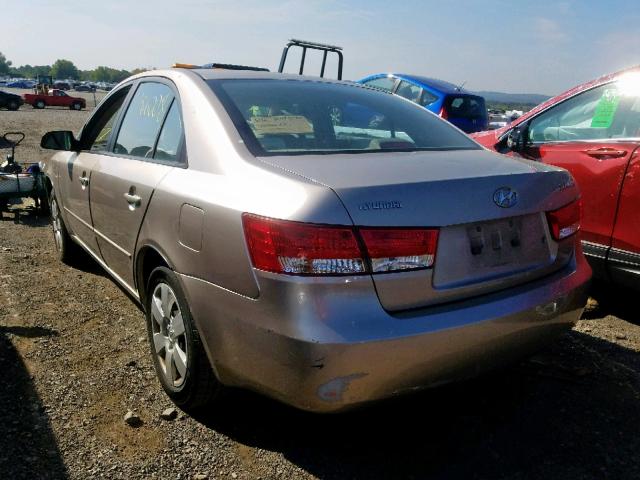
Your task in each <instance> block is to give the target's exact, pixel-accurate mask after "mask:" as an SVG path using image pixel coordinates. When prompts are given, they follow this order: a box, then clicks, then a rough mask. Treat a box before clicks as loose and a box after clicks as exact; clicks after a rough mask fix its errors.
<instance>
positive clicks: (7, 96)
mask: <svg viewBox="0 0 640 480" xmlns="http://www.w3.org/2000/svg"><path fill="white" fill-rule="evenodd" d="M23 103H24V100H22V97H21V96H20V95H16V94H14V93H9V92H4V91H2V90H0V108H6V109H7V110H18V109H19V108H20V106H21V105H22V104H23Z"/></svg>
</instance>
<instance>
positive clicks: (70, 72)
mask: <svg viewBox="0 0 640 480" xmlns="http://www.w3.org/2000/svg"><path fill="white" fill-rule="evenodd" d="M51 76H52V77H53V78H72V79H74V80H77V79H78V78H80V72H79V71H78V68H77V67H76V66H75V65H74V64H73V62H72V61H70V60H64V59H58V60H56V61H55V63H54V64H53V65H52V66H51Z"/></svg>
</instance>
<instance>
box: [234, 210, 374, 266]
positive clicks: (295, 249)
mask: <svg viewBox="0 0 640 480" xmlns="http://www.w3.org/2000/svg"><path fill="white" fill-rule="evenodd" d="M242 223H243V226H244V233H245V236H246V238H247V243H248V245H249V252H250V253H251V260H252V262H253V266H254V267H256V268H258V269H260V270H266V271H268V272H276V273H289V274H297V275H305V274H306V275H331V274H354V273H363V272H364V271H365V262H364V259H363V258H362V252H361V251H360V247H359V246H358V241H357V240H356V236H355V234H354V232H353V229H352V228H349V227H333V226H321V225H313V224H306V223H299V222H290V221H286V220H274V219H271V218H265V217H259V216H256V215H251V214H247V213H245V214H243V216H242Z"/></svg>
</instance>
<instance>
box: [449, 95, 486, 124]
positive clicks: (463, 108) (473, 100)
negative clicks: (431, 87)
mask: <svg viewBox="0 0 640 480" xmlns="http://www.w3.org/2000/svg"><path fill="white" fill-rule="evenodd" d="M447 113H448V114H449V117H457V118H476V119H477V118H487V107H486V106H485V104H484V98H482V97H476V96H473V95H456V96H450V97H447Z"/></svg>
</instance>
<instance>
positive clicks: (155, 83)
mask: <svg viewBox="0 0 640 480" xmlns="http://www.w3.org/2000/svg"><path fill="white" fill-rule="evenodd" d="M183 137H184V135H183V128H182V118H181V113H180V104H179V101H178V98H177V94H176V92H175V87H174V86H173V85H172V84H171V83H169V82H165V81H163V80H144V81H142V82H140V84H139V85H138V88H137V89H136V91H135V93H134V94H133V96H132V98H131V102H130V103H129V106H128V107H127V111H126V113H125V114H124V116H123V119H122V122H121V124H120V127H119V130H118V133H117V136H116V138H115V141H114V142H113V143H112V152H111V153H110V154H109V155H105V156H103V157H101V158H100V159H99V160H98V162H97V164H96V165H95V170H94V174H93V176H92V180H91V215H92V217H93V225H94V229H95V233H96V237H97V242H98V245H99V246H100V251H101V253H102V258H103V260H104V261H105V263H106V264H107V266H109V268H110V269H111V270H112V271H113V272H114V273H115V274H116V275H118V276H119V277H120V279H121V280H122V281H124V282H125V283H126V284H128V285H129V286H131V287H133V286H134V281H133V265H132V261H133V253H134V251H135V246H136V241H137V238H138V232H139V230H140V225H141V224H142V220H143V218H144V214H145V212H146V209H147V206H148V205H149V202H150V201H151V197H152V195H153V191H154V189H155V187H156V186H157V185H158V183H159V182H160V181H161V180H162V178H164V176H165V175H166V174H167V173H168V172H169V171H170V170H171V169H172V168H174V167H175V166H183V165H184V156H183V153H184V148H183Z"/></svg>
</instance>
